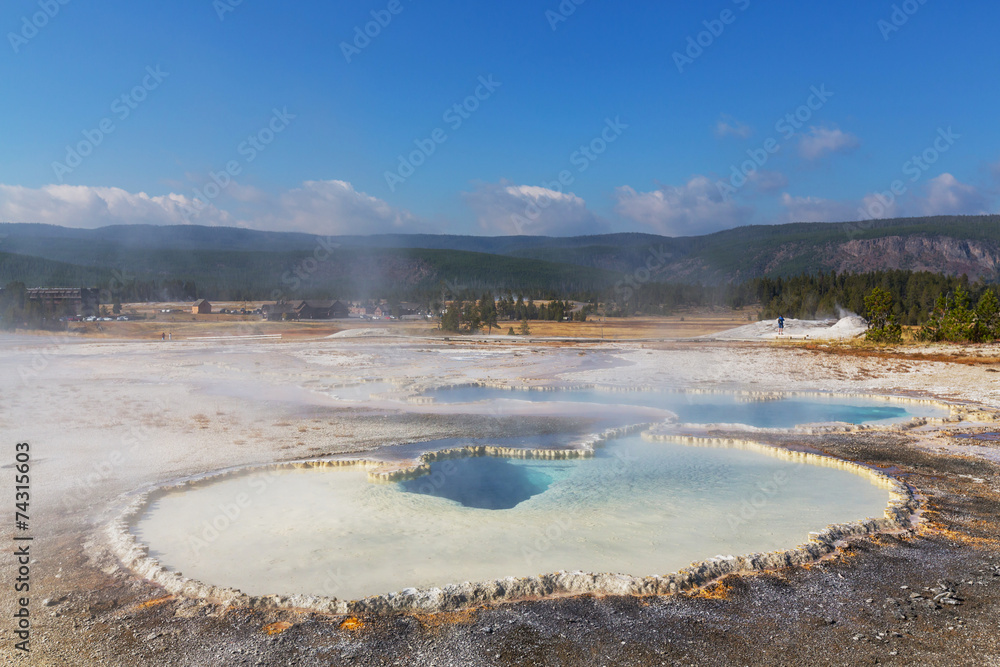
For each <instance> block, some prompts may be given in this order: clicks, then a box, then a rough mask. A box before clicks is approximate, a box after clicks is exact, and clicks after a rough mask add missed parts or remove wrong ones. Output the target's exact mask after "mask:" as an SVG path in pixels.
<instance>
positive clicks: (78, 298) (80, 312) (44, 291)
mask: <svg viewBox="0 0 1000 667" xmlns="http://www.w3.org/2000/svg"><path fill="white" fill-rule="evenodd" d="M27 298H28V300H29V301H37V302H39V303H41V304H42V305H43V306H44V307H45V308H46V309H48V310H50V311H52V312H53V313H56V314H57V315H77V316H79V317H90V316H91V315H97V314H98V312H99V311H100V308H101V291H100V290H99V289H97V288H96V287H32V288H29V289H28V290H27Z"/></svg>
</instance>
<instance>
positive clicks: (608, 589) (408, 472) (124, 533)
mask: <svg viewBox="0 0 1000 667" xmlns="http://www.w3.org/2000/svg"><path fill="white" fill-rule="evenodd" d="M706 393H709V392H706ZM719 393H722V392H719ZM726 393H733V392H726ZM746 393H753V392H746ZM760 393H762V394H763V393H767V394H769V395H773V394H776V393H780V394H781V395H783V396H793V395H794V396H809V395H813V396H834V395H836V396H842V397H869V398H879V399H887V400H890V401H899V402H913V403H923V404H934V405H937V406H939V407H942V408H947V409H949V410H950V416H949V417H947V418H940V419H938V418H917V417H915V418H913V419H911V420H910V421H908V422H902V423H900V424H893V425H876V426H873V427H866V426H864V425H860V426H858V425H854V428H848V429H844V428H841V427H838V426H836V425H834V426H822V427H819V428H790V429H766V430H767V431H769V432H784V433H793V434H794V433H801V434H804V435H805V434H815V433H824V432H838V431H839V432H844V431H845V430H846V431H847V432H868V431H898V432H905V431H907V430H909V429H911V428H914V427H915V426H919V425H923V424H927V423H938V424H948V423H952V424H953V423H960V422H962V421H966V418H967V417H972V416H974V417H978V418H988V419H989V420H990V421H995V420H996V419H997V413H996V412H995V411H992V410H988V409H984V408H983V407H981V406H977V407H975V408H972V409H970V408H971V406H966V405H957V404H954V403H947V402H945V401H942V400H938V399H920V398H914V399H910V398H904V397H899V396H886V395H877V394H832V393H821V392H760ZM914 422H918V423H914ZM654 426H655V425H654V424H649V423H643V424H634V425H630V426H626V427H622V428H616V429H608V430H606V431H604V432H602V433H600V434H596V435H594V436H593V437H592V439H591V440H590V441H589V442H587V443H583V446H581V447H578V448H576V449H564V450H551V449H518V448H509V447H496V446H491V445H477V446H469V447H461V448H453V449H449V450H442V451H438V452H433V451H430V452H424V453H423V454H421V455H420V456H419V457H418V459H417V462H416V463H415V464H413V465H410V466H400V467H398V468H396V469H395V470H387V471H383V472H380V471H379V468H386V467H388V466H387V464H385V463H383V462H378V461H373V460H370V459H361V458H356V459H339V458H337V459H331V458H321V459H302V460H296V461H286V462H274V463H268V464H263V465H253V466H245V467H239V468H229V469H224V470H217V471H213V472H209V473H205V474H203V475H197V476H188V477H185V478H181V479H179V480H175V481H172V482H167V483H165V484H161V485H159V486H157V487H155V488H153V489H150V490H147V491H143V492H140V493H138V494H137V495H135V496H134V497H133V498H132V500H131V501H130V502H128V503H127V504H126V505H125V507H124V509H123V510H122V511H121V512H120V513H119V515H118V517H117V518H116V519H114V520H113V521H112V522H111V523H110V524H108V525H107V527H106V530H105V535H106V537H107V538H108V540H109V542H110V545H109V548H110V550H111V552H112V554H113V555H114V556H115V557H116V558H117V560H118V561H119V562H120V563H121V565H122V566H123V567H124V568H125V569H127V570H128V571H129V572H131V573H132V574H133V575H136V576H138V577H141V578H143V579H146V580H147V581H150V582H152V583H154V584H157V585H159V586H162V587H163V588H164V589H165V590H166V591H167V592H168V593H170V594H172V595H180V596H184V597H187V598H193V599H204V600H216V601H219V602H223V603H226V604H229V605H234V606H245V607H257V608H262V609H301V610H307V611H315V612H320V613H328V614H334V615H344V614H365V613H367V614H372V613H375V614H385V613H390V614H391V613H412V612H443V611H458V610H462V609H466V608H469V607H473V606H478V605H483V604H497V603H509V602H516V601H520V600H525V599H530V598H554V597H568V596H575V595H586V594H597V595H634V596H646V595H671V594H676V593H682V592H686V591H690V590H693V589H696V588H698V587H701V586H704V585H706V584H709V583H711V582H713V581H715V580H717V579H720V578H722V577H724V576H727V575H730V574H741V573H753V572H763V571H768V570H773V569H778V568H782V567H789V566H794V565H805V564H808V563H812V562H815V561H817V560H820V559H822V558H825V557H829V556H830V555H832V554H834V553H835V552H836V551H837V550H838V549H839V548H841V547H842V546H844V545H845V544H847V543H848V542H849V541H850V540H852V539H856V538H862V537H868V536H872V535H875V534H879V533H893V532H901V531H912V530H914V529H916V528H917V527H918V526H919V525H920V524H921V523H922V518H921V516H920V511H919V510H920V507H921V505H922V502H921V501H920V500H919V499H918V495H917V493H916V492H915V490H914V489H913V488H912V487H911V486H910V485H908V484H906V483H905V482H903V481H902V480H900V479H898V478H897V477H895V476H893V475H890V474H888V473H886V472H884V471H882V470H880V469H878V468H875V467H872V466H868V465H865V464H862V463H857V462H855V461H849V460H847V459H842V458H839V457H836V456H831V455H828V454H816V453H812V452H802V451H796V450H789V449H786V448H784V447H780V446H776V445H770V444H767V443H762V442H757V441H754V440H747V439H741V438H725V437H719V438H716V437H705V436H691V435H679V434H669V433H655V432H653V429H652V428H651V427H654ZM762 430H764V429H762ZM635 432H640V433H641V435H642V437H643V438H644V439H648V440H654V441H655V440H658V441H670V442H675V443H678V444H682V445H685V446H695V447H725V448H735V449H744V450H751V451H754V452H757V453H760V454H764V455H767V456H773V457H777V458H783V459H786V460H790V461H795V462H799V463H807V464H811V465H819V466H823V467H834V468H838V469H841V470H845V471H848V472H851V473H854V474H856V475H859V476H861V477H865V478H867V479H869V480H870V481H871V482H873V483H875V484H878V485H879V486H881V487H883V488H885V489H887V490H888V491H889V495H890V499H889V502H888V503H887V505H886V507H885V509H884V512H883V515H884V516H883V517H882V518H879V519H876V518H871V517H869V518H865V519H859V520H856V521H851V522H847V523H841V524H831V525H828V526H826V527H825V528H824V529H822V530H820V531H815V532H811V533H810V539H809V541H808V542H807V543H805V544H800V545H797V546H795V547H791V548H789V549H785V550H779V551H772V552H768V553H752V554H745V555H740V556H735V557H726V558H719V557H716V558H708V559H705V560H702V561H696V562H694V563H692V564H691V565H690V566H688V567H686V568H682V569H680V570H678V571H676V572H673V573H670V574H666V575H648V576H634V575H628V574H614V573H588V572H565V571H559V572H554V573H548V574H542V575H536V576H531V577H520V578H515V577H506V578H503V579H496V580H492V581H480V582H462V583H456V584H449V585H447V586H443V587H435V588H428V589H415V588H407V589H404V590H403V591H402V592H393V593H387V594H381V595H373V596H369V597H366V598H362V599H359V600H339V599H336V598H330V597H326V596H314V595H308V594H297V595H265V596H250V595H247V594H245V593H243V592H241V591H239V590H237V589H233V588H228V587H222V586H214V585H211V584H207V583H204V582H201V581H198V580H196V579H191V578H188V577H184V576H183V575H182V574H180V573H178V572H175V571H172V570H169V569H167V568H166V567H165V566H163V565H162V564H161V563H160V562H159V561H157V560H156V559H155V558H152V557H150V556H149V547H148V545H146V544H142V543H140V542H139V541H138V540H137V538H136V536H135V535H134V534H133V533H132V531H131V530H130V527H131V525H132V523H133V522H134V521H136V520H137V519H138V518H139V517H140V516H141V515H142V513H143V512H145V511H146V509H147V508H148V506H149V504H150V503H152V502H153V501H154V500H156V499H157V498H159V497H160V496H161V495H164V494H166V493H169V492H172V491H177V490H181V489H185V488H190V487H194V486H200V485H204V484H210V483H213V482H216V481H219V480H221V479H224V478H226V477H231V476H237V475H244V474H249V473H253V472H261V471H267V470H279V469H286V468H296V469H310V468H327V467H355V466H357V467H362V468H366V469H368V477H369V481H372V482H378V481H386V482H392V481H398V480H399V479H405V478H409V477H411V476H416V477H419V476H421V475H422V474H424V473H425V470H426V467H427V466H428V465H429V464H430V463H431V462H432V461H436V460H442V459H443V458H454V457H460V456H483V455H486V456H515V457H519V458H587V457H591V456H593V454H594V448H595V447H598V446H601V445H603V444H604V443H605V442H607V440H610V439H613V438H617V437H623V436H625V435H629V434H631V433H635Z"/></svg>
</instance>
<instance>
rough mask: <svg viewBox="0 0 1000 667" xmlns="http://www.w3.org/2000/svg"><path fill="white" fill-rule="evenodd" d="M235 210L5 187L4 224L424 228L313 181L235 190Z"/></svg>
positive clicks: (190, 201) (383, 206)
mask: <svg viewBox="0 0 1000 667" xmlns="http://www.w3.org/2000/svg"><path fill="white" fill-rule="evenodd" d="M222 198H224V199H227V200H229V201H230V202H235V204H234V208H233V210H232V211H227V210H224V209H222V208H220V207H219V206H216V205H215V202H209V203H203V202H202V201H196V200H195V199H194V198H192V197H188V196H186V195H181V194H175V193H170V194H166V195H162V196H152V197H151V196H149V195H148V194H146V193H145V192H138V193H133V192H128V191H126V190H123V189H121V188H114V187H90V186H83V185H46V186H43V187H40V188H27V187H24V186H20V185H2V184H0V220H3V221H5V222H42V223H48V224H53V225H61V226H64V227H84V228H94V227H103V226H106V225H127V224H149V225H181V224H198V225H207V226H218V225H226V226H234V227H248V228H253V229H268V230H275V231H292V230H294V231H302V232H313V233H323V234H341V233H347V234H373V233H380V232H388V231H399V230H402V229H409V228H411V227H417V226H419V225H420V221H419V220H418V219H417V218H415V217H414V216H413V215H412V214H411V213H409V212H407V211H404V210H402V209H397V208H393V207H392V206H390V205H389V204H388V203H386V202H385V201H382V200H380V199H377V198H375V197H372V196H370V195H367V194H365V193H363V192H359V191H357V190H355V189H354V187H353V186H352V185H351V184H350V183H347V182H345V181H307V182H305V183H303V184H302V186H300V187H298V188H294V189H292V190H285V191H281V192H278V193H277V194H270V193H266V192H264V191H262V190H258V189H256V188H252V187H247V186H241V185H239V184H238V183H232V184H230V185H229V186H228V187H227V188H226V189H225V190H224V195H223V197H222Z"/></svg>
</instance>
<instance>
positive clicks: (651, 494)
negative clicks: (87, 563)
mask: <svg viewBox="0 0 1000 667" xmlns="http://www.w3.org/2000/svg"><path fill="white" fill-rule="evenodd" d="M425 396H430V397H433V399H434V400H435V402H439V403H475V402H479V401H491V402H496V401H511V402H516V401H531V402H550V403H553V405H552V411H553V414H558V413H559V407H558V405H557V404H558V403H560V402H573V403H580V402H583V403H588V402H593V403H601V404H602V405H607V404H608V403H614V402H618V403H620V404H621V405H632V406H635V405H641V406H646V407H654V408H658V409H664V410H669V411H670V412H673V413H675V414H676V415H677V416H678V418H679V420H680V421H682V422H684V423H742V424H746V425H747V426H753V427H765V428H790V427H792V426H795V425H797V424H807V423H811V422H849V423H853V424H859V425H860V424H874V423H879V424H885V423H893V422H902V421H906V420H909V419H911V418H913V417H941V416H945V415H946V414H947V410H945V409H943V408H941V407H939V406H933V405H928V404H920V403H909V402H899V401H892V402H890V401H889V400H887V399H881V398H875V397H830V396H794V397H790V396H772V397H769V399H768V400H763V401H762V400H748V398H747V396H745V395H737V394H718V393H714V394H683V393H680V392H673V391H644V392H635V391H631V392H609V391H605V390H602V389H597V388H591V389H582V390H560V391H537V390H505V389H494V388H490V387H483V386H463V387H455V388H451V389H442V390H437V391H433V392H429V393H427V394H425ZM531 440H532V439H531V438H528V439H527V440H526V441H522V442H521V443H520V447H522V448H524V451H525V457H526V458H522V457H521V456H516V457H506V456H492V455H486V456H484V455H475V454H477V453H480V454H481V452H482V451H483V449H482V446H483V445H490V444H492V441H476V440H470V441H468V442H466V443H465V444H467V445H469V446H471V448H470V449H468V450H467V453H466V454H462V453H460V452H459V453H457V454H455V455H452V456H450V457H449V458H446V459H445V460H433V461H431V462H429V463H425V464H424V465H423V466H421V467H420V468H416V467H414V468H413V469H412V471H411V472H410V474H403V475H396V476H394V477H388V478H385V477H382V478H380V477H378V476H377V475H375V476H373V475H370V474H369V471H370V470H371V469H373V468H374V467H377V465H378V464H376V463H373V462H371V461H368V462H365V461H357V462H356V463H355V464H354V465H346V466H337V467H304V468H300V467H294V466H289V467H277V468H274V467H271V468H267V469H260V470H250V471H246V472H242V473H239V474H235V475H234V474H229V475H225V476H221V477H219V478H218V479H212V478H208V479H205V480H201V481H197V482H195V483H191V484H184V485H179V486H177V487H174V488H172V489H170V490H166V491H162V492H155V493H154V494H152V495H151V497H150V501H149V503H148V504H147V505H146V506H145V508H144V511H142V512H140V513H139V514H138V515H137V516H136V518H135V519H134V520H133V521H132V522H131V530H132V532H133V534H134V535H135V537H136V538H137V540H138V541H139V542H141V543H144V544H145V545H147V546H148V548H149V556H150V557H151V558H153V559H155V560H156V561H158V562H159V563H160V564H162V565H163V566H165V567H167V568H168V569H170V570H173V571H175V572H182V573H183V576H185V577H188V578H193V579H196V580H198V581H201V582H204V583H206V584H209V585H214V586H221V587H224V588H229V589H235V590H239V591H242V592H243V593H246V594H248V595H261V596H262V595H297V594H307V595H313V596H324V597H330V598H337V599H341V600H357V599H363V598H366V597H371V596H376V595H381V594H387V593H391V592H394V591H402V590H412V589H432V588H436V587H443V586H447V585H449V584H454V583H461V582H466V581H471V582H476V581H491V580H498V579H503V578H506V577H528V576H535V575H538V574H540V573H547V572H559V571H570V572H572V571H582V572H592V573H603V572H608V573H621V574H626V575H632V576H634V577H642V576H649V575H663V574H667V573H670V572H674V571H676V570H678V569H680V568H682V567H684V566H686V565H688V564H689V563H691V562H692V561H697V560H704V559H706V558H711V557H714V556H716V555H723V556H729V555H738V554H747V553H753V552H768V551H775V550H782V549H789V548H792V547H795V546H796V545H799V544H802V543H803V542H806V541H807V540H808V539H809V534H810V532H812V531H818V530H821V529H823V528H824V527H825V526H827V525H830V524H838V523H846V522H851V521H856V520H862V519H867V518H871V517H880V516H882V514H883V511H884V510H885V508H886V505H887V503H888V502H889V500H890V497H891V494H890V489H889V486H888V485H887V484H885V483H884V479H879V478H877V477H866V476H861V475H858V474H855V472H853V471H851V470H847V469H843V466H840V465H839V464H838V462H836V461H834V460H832V459H826V458H823V457H809V459H808V460H809V462H805V459H803V458H798V459H794V460H792V459H791V457H788V456H784V457H782V456H767V455H765V454H764V453H762V451H763V450H766V448H761V450H762V451H744V450H741V449H735V448H726V447H715V448H704V447H690V446H687V445H685V444H681V443H679V442H672V441H670V439H669V436H667V439H665V440H663V439H654V438H653V437H649V436H647V437H643V436H641V435H627V436H620V437H615V438H612V439H610V440H607V441H606V442H605V443H604V444H603V445H602V446H598V447H596V448H594V449H591V450H586V451H576V452H570V453H573V454H581V455H580V456H579V457H576V456H573V457H569V458H560V459H559V460H546V459H542V458H532V457H531V454H530V452H531V448H532V443H531ZM537 440H538V442H537V444H536V445H535V446H536V447H539V448H544V447H545V446H547V445H548V444H550V443H551V442H552V437H551V434H550V435H549V436H546V437H542V436H539V438H538V439H537ZM417 446H421V448H422V449H423V450H424V451H433V450H436V449H440V446H437V445H436V443H434V442H428V443H422V444H420V445H417ZM477 447H478V449H476V448H477ZM389 449H392V448H389ZM774 451H775V452H776V451H777V450H774ZM564 453H565V452H564ZM470 454H472V455H470ZM817 463H819V464H822V465H817ZM385 479H389V480H390V481H384V480H385ZM380 480H382V481H380ZM248 555H252V557H247V556H248Z"/></svg>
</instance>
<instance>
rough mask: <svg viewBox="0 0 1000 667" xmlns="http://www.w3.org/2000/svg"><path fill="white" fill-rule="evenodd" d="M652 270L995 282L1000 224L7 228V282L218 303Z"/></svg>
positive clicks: (596, 283)
mask: <svg viewBox="0 0 1000 667" xmlns="http://www.w3.org/2000/svg"><path fill="white" fill-rule="evenodd" d="M315 258H320V259H322V261H320V262H315V261H314V260H315ZM314 264H315V266H314ZM644 267H651V269H652V271H651V275H650V279H651V280H652V281H657V282H685V283H695V282H702V283H705V284H722V283H734V282H735V283H739V282H744V281H746V280H749V279H753V278H758V277H762V276H766V277H780V276H791V275H799V274H802V273H807V274H816V273H819V272H821V271H822V272H826V273H829V272H831V271H836V272H837V273H861V272H868V271H875V270H890V269H904V270H913V271H930V272H934V273H943V274H948V275H962V274H966V275H968V276H969V278H970V279H971V280H973V281H975V280H984V281H988V282H993V281H996V280H997V279H998V278H1000V216H938V217H931V218H904V219H894V220H879V221H869V222H863V223H857V222H855V223H795V224H786V225H756V226H748V227H740V228H736V229H731V230H726V231H721V232H717V233H714V234H708V235H705V236H690V237H676V238H673V237H666V236H657V235H653V234H640V233H621V234H604V235H594V236H578V237H544V236H504V237H482V236H455V235H427V234H391V235H374V236H333V237H324V236H315V235H310V234H302V233H291V232H261V231H254V230H247V229H236V228H225V227H199V226H193V225H192V226H174V227H156V226H144V225H127V226H114V227H103V228H99V229H91V230H85V229H69V228H64V227H56V226H52V225H40V224H0V279H3V280H5V281H6V280H12V279H17V280H21V281H22V282H25V283H26V284H30V285H55V284H65V283H66V282H69V281H70V279H71V278H74V277H76V278H77V279H78V280H87V281H91V282H93V281H95V280H96V281H101V280H105V279H110V278H108V276H113V275H118V276H126V277H128V278H130V279H133V280H139V281H146V282H148V283H150V284H151V285H154V284H158V283H162V282H164V281H167V280H171V281H182V282H188V281H193V282H195V283H196V284H197V285H198V286H199V292H200V293H201V294H202V295H205V296H209V297H211V298H240V297H242V296H247V298H263V297H264V296H265V295H269V294H271V293H273V292H274V291H276V290H281V291H284V292H288V291H295V292H296V295H299V294H301V295H302V296H309V295H314V294H331V295H335V296H344V297H352V296H358V297H360V296H367V295H368V294H369V293H374V292H380V291H385V290H387V289H392V290H395V291H396V292H397V293H400V294H403V293H407V292H412V291H423V292H427V291H430V290H437V289H439V288H440V286H441V285H443V284H445V283H447V284H450V285H453V286H457V287H467V288H469V289H502V288H510V289H522V290H533V291H536V292H543V291H547V292H552V293H562V294H563V295H565V294H566V293H568V292H582V291H593V290H601V289H606V288H608V287H610V286H613V285H614V284H615V283H616V282H617V281H619V280H621V279H623V278H625V277H627V276H630V275H634V274H635V273H636V271H637V270H640V272H641V273H643V275H644V270H643V269H644ZM120 279H121V278H116V280H120ZM334 288H336V289H334Z"/></svg>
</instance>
